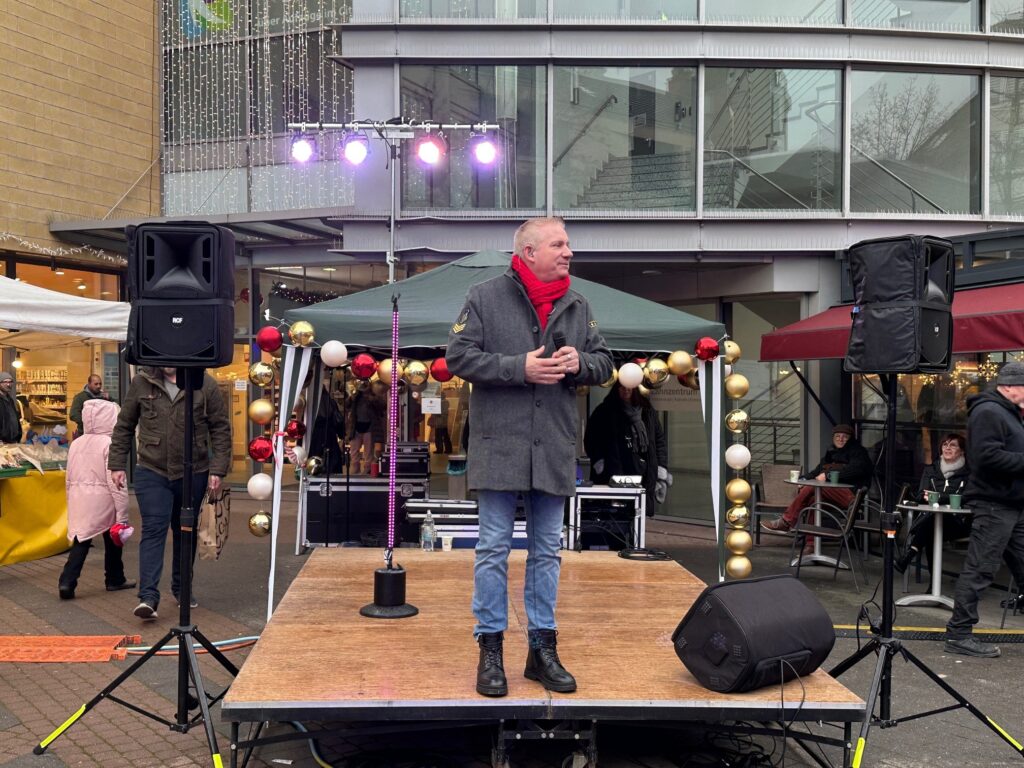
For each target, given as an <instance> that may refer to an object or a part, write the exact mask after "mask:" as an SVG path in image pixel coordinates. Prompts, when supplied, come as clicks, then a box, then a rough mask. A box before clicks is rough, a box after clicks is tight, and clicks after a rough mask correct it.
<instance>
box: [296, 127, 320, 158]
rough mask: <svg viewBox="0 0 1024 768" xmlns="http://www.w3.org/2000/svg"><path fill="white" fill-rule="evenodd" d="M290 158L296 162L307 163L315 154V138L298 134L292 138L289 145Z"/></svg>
mask: <svg viewBox="0 0 1024 768" xmlns="http://www.w3.org/2000/svg"><path fill="white" fill-rule="evenodd" d="M291 155H292V160H294V161H295V162H297V163H307V162H309V161H310V160H312V159H313V156H314V155H316V140H315V139H313V138H311V137H310V136H305V135H303V134H301V133H300V134H298V135H297V136H295V137H294V138H293V139H292V147H291Z"/></svg>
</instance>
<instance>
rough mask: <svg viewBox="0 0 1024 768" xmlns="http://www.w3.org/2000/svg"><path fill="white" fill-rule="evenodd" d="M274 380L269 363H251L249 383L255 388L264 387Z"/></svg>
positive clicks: (272, 370) (272, 369)
mask: <svg viewBox="0 0 1024 768" xmlns="http://www.w3.org/2000/svg"><path fill="white" fill-rule="evenodd" d="M273 380H274V368H273V366H271V365H270V363H263V362H259V363H253V364H252V365H250V366H249V381H251V382H252V383H253V384H255V385H256V386H257V387H266V386H268V385H269V384H270V382H272V381H273Z"/></svg>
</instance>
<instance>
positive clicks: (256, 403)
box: [249, 397, 275, 424]
mask: <svg viewBox="0 0 1024 768" xmlns="http://www.w3.org/2000/svg"><path fill="white" fill-rule="evenodd" d="M274 410H275V409H274V404H273V403H272V402H270V401H269V400H267V399H266V398H264V397H261V398H260V399H259V400H253V401H252V402H251V403H249V418H250V419H252V421H253V423H255V424H269V423H270V422H271V421H272V420H273V418H274Z"/></svg>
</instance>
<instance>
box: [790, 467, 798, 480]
mask: <svg viewBox="0 0 1024 768" xmlns="http://www.w3.org/2000/svg"><path fill="white" fill-rule="evenodd" d="M799 479H800V470H799V469H791V470H789V482H791V483H795V482H796V481H797V480H799Z"/></svg>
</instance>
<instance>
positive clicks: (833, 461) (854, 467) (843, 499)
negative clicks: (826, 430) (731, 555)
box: [761, 424, 874, 531]
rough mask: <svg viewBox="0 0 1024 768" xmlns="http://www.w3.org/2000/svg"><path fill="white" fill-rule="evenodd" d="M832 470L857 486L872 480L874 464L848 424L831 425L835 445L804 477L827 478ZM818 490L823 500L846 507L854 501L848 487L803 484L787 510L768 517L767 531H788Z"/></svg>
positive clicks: (846, 482)
mask: <svg viewBox="0 0 1024 768" xmlns="http://www.w3.org/2000/svg"><path fill="white" fill-rule="evenodd" d="M829 472H838V473H839V482H840V483H842V484H844V485H852V486H853V487H854V488H864V487H867V485H868V483H870V482H871V475H872V474H873V472H874V467H872V465H871V457H870V456H869V455H868V451H867V449H866V448H865V447H864V446H863V445H861V444H860V442H858V440H857V438H855V437H854V436H853V427H851V426H850V425H849V424H836V425H835V426H834V427H833V428H832V447H831V448H829V449H828V450H827V451H825V455H824V456H823V457H822V459H821V463H819V464H818V466H816V467H815V468H814V469H812V470H811V471H810V472H808V473H807V474H805V475H801V477H800V479H801V480H818V481H820V482H825V481H826V480H828V473H829ZM815 490H820V492H821V500H822V501H825V502H828V503H829V504H835V505H836V506H837V507H841V508H846V507H847V506H848V505H849V504H850V502H851V501H853V493H852V492H851V491H850V489H849V488H821V489H815V488H814V487H812V486H806V485H805V486H803V487H802V488H801V489H800V491H799V493H797V495H796V498H794V499H793V501H791V502H790V503H789V506H788V507H786V511H785V512H783V513H782V516H781V517H778V518H776V519H775V520H766V521H764V522H762V523H761V527H762V528H764V529H765V530H766V531H788V530H789V529H790V528H792V527H793V526H794V525H796V521H797V518H799V517H800V511H801V510H803V509H806V508H807V507H809V506H810V505H812V504H813V503H814V500H815V495H814V492H815Z"/></svg>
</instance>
